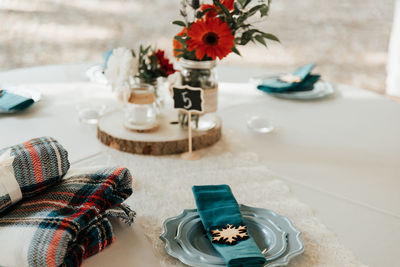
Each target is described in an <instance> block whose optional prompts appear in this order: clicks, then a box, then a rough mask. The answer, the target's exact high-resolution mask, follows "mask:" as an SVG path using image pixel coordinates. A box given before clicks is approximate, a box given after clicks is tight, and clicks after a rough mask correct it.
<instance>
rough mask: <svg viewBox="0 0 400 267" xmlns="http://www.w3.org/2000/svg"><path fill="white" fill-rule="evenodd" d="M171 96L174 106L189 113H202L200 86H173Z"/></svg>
mask: <svg viewBox="0 0 400 267" xmlns="http://www.w3.org/2000/svg"><path fill="white" fill-rule="evenodd" d="M172 97H173V99H174V108H175V109H180V110H186V111H188V112H191V113H203V102H204V101H203V90H202V89H201V88H196V87H191V86H188V85H185V86H173V87H172Z"/></svg>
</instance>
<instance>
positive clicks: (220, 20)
mask: <svg viewBox="0 0 400 267" xmlns="http://www.w3.org/2000/svg"><path fill="white" fill-rule="evenodd" d="M270 4H271V0H266V1H263V0H213V1H212V2H211V1H210V2H204V3H202V2H201V1H199V0H192V1H186V0H182V1H181V10H180V14H181V15H182V17H183V20H176V21H174V22H173V24H175V25H178V26H181V27H182V30H181V31H180V32H179V33H178V34H177V35H176V36H175V37H174V40H173V48H174V56H175V57H177V58H178V60H179V62H180V64H181V66H182V72H181V78H182V79H181V83H182V85H189V86H193V87H200V88H202V89H203V92H204V99H205V100H204V102H205V113H213V112H215V111H216V110H217V106H216V105H217V88H218V83H217V81H216V74H215V70H214V68H215V66H216V60H217V59H220V60H221V59H223V58H225V57H226V56H228V55H229V54H230V53H232V52H233V53H236V54H238V55H240V52H239V50H238V48H237V47H238V46H244V45H247V44H248V43H249V42H253V43H260V44H262V45H264V46H267V41H268V40H272V41H279V40H278V38H277V37H276V36H275V35H273V34H271V33H266V32H264V31H262V30H260V29H258V28H256V27H255V25H254V24H255V23H254V22H256V21H257V20H262V19H263V18H264V17H266V16H267V15H268V12H269V8H270ZM207 115H208V114H206V116H207ZM192 116H193V120H194V121H195V122H196V123H195V126H196V127H197V128H199V126H201V122H199V119H200V117H199V116H198V115H192ZM204 117H205V116H204ZM211 120H215V117H214V118H211ZM179 121H180V123H181V125H183V126H185V125H187V115H186V114H184V113H181V114H180V116H179ZM204 125H205V128H203V129H201V130H206V129H207V128H212V127H213V126H214V125H215V122H212V121H211V122H205V123H204ZM200 128H201V127H200Z"/></svg>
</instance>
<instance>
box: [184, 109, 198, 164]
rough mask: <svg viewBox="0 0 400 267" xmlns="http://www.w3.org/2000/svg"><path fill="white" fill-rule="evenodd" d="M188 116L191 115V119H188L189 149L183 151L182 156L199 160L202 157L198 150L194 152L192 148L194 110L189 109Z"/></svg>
mask: <svg viewBox="0 0 400 267" xmlns="http://www.w3.org/2000/svg"><path fill="white" fill-rule="evenodd" d="M188 116H189V121H188V131H189V133H188V136H189V138H188V139H189V140H188V141H189V151H188V152H186V153H183V154H182V155H181V157H182V158H183V159H186V160H198V159H199V158H200V156H199V154H197V153H196V152H193V148H192V142H193V140H192V112H190V111H188Z"/></svg>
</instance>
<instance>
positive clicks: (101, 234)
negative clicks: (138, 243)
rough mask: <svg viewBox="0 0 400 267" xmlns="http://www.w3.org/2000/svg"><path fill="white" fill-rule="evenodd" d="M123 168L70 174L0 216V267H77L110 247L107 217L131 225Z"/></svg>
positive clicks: (127, 181) (129, 180) (128, 179)
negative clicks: (126, 203)
mask: <svg viewBox="0 0 400 267" xmlns="http://www.w3.org/2000/svg"><path fill="white" fill-rule="evenodd" d="M131 194H132V177H131V175H130V173H129V171H128V169H126V168H122V167H121V168H107V169H102V170H97V171H95V172H93V171H82V170H75V171H69V172H68V174H67V175H66V176H65V177H64V178H63V179H62V181H61V182H60V183H58V184H57V185H54V186H52V187H50V188H49V189H48V190H46V191H45V192H43V193H42V194H40V195H37V196H34V197H32V198H29V199H26V200H24V201H21V202H20V203H18V204H16V205H14V206H13V207H11V208H10V209H9V210H8V212H7V213H5V214H4V215H3V216H0V243H1V244H2V245H1V249H0V266H9V267H13V266H16V267H17V266H18V267H24V266H30V267H32V266H33V267H36V266H37V267H39V266H40V267H58V266H64V267H69V266H71V267H72V266H74V267H75V266H80V265H81V263H82V260H83V259H85V258H87V257H89V256H91V255H93V254H95V253H97V252H99V251H101V250H102V249H104V248H105V247H106V246H107V245H109V244H111V243H112V242H113V241H114V235H113V232H112V227H111V224H110V221H109V217H119V218H122V219H124V220H125V222H127V223H131V222H133V217H134V212H133V211H131V210H130V209H129V208H128V207H127V206H125V205H124V204H121V203H122V202H123V201H124V200H125V199H127V198H128V197H129V196H130V195H131Z"/></svg>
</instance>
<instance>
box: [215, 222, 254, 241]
mask: <svg viewBox="0 0 400 267" xmlns="http://www.w3.org/2000/svg"><path fill="white" fill-rule="evenodd" d="M211 234H212V242H213V243H221V244H226V245H234V244H236V243H237V242H238V241H240V240H245V239H247V238H249V236H248V234H247V226H245V225H240V226H238V227H235V226H233V225H231V224H228V225H227V226H226V227H223V228H222V229H221V230H219V229H217V230H212V231H211Z"/></svg>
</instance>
